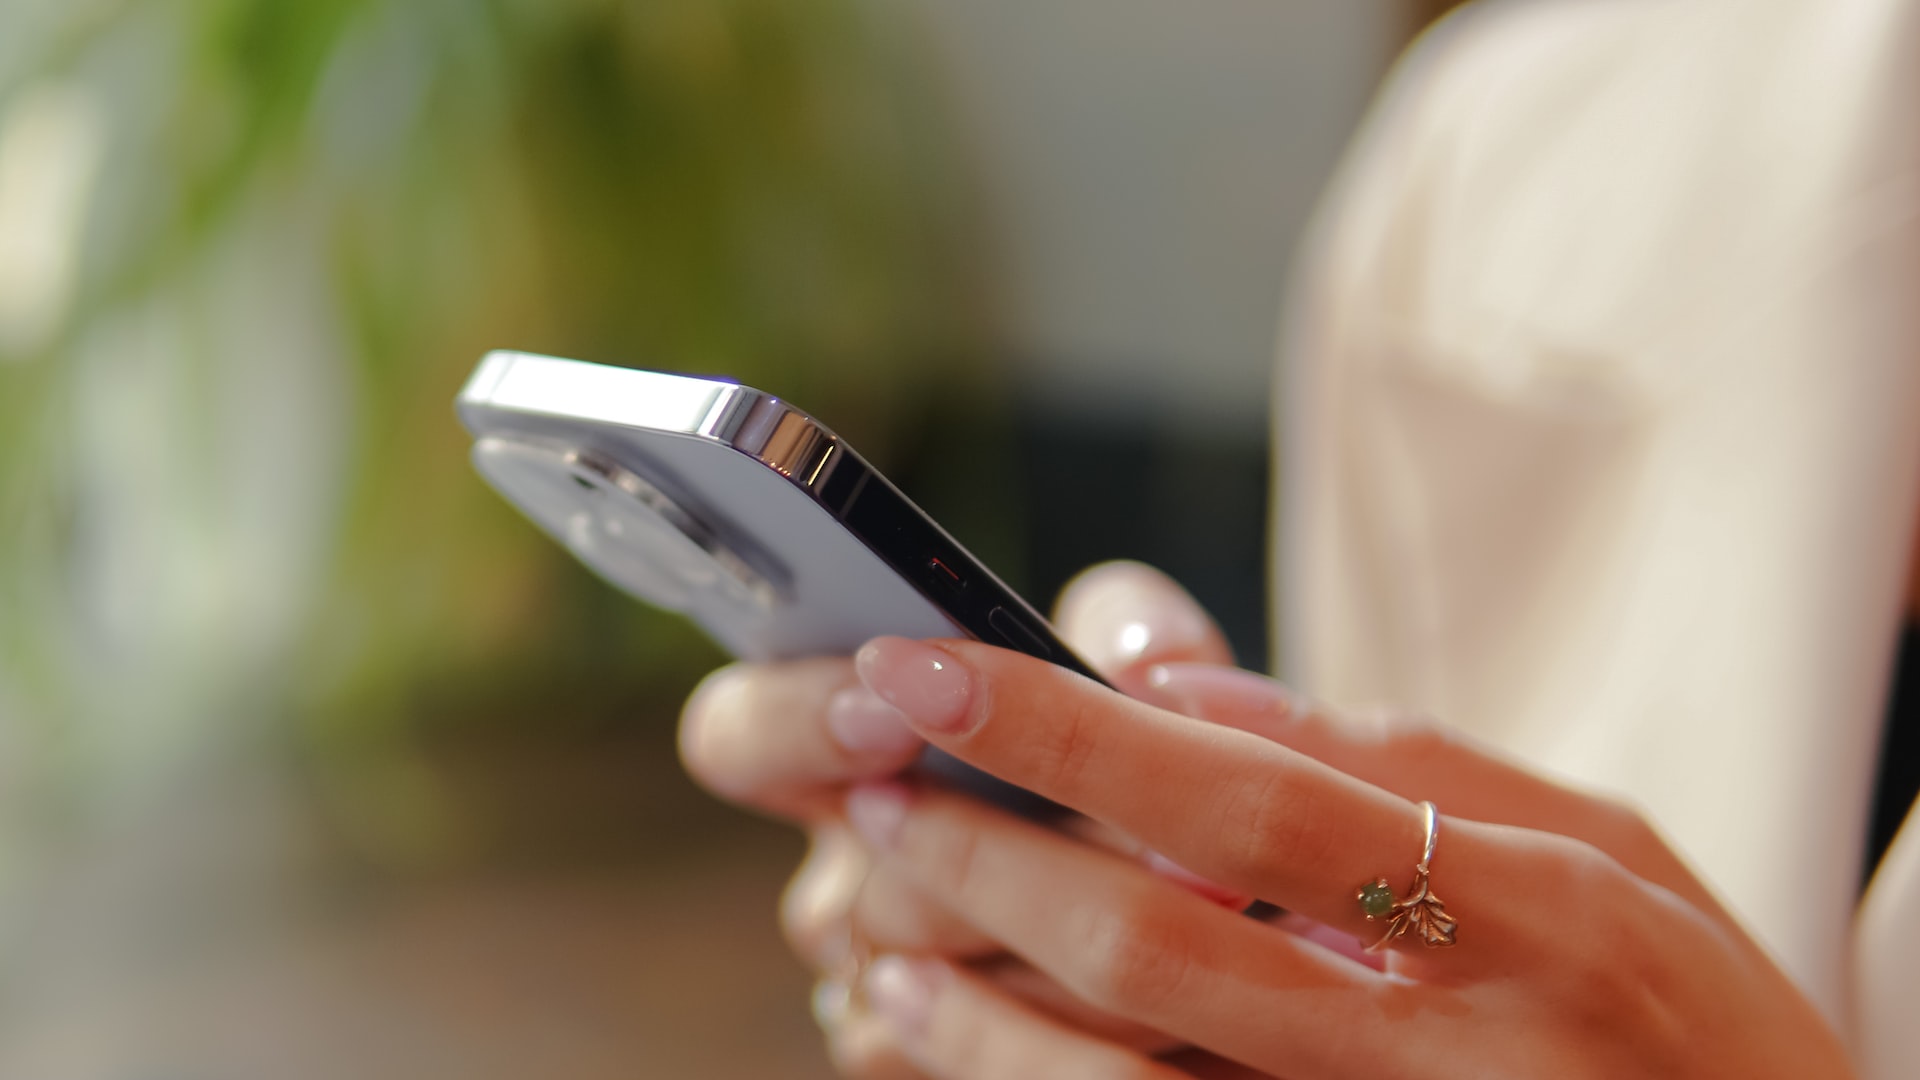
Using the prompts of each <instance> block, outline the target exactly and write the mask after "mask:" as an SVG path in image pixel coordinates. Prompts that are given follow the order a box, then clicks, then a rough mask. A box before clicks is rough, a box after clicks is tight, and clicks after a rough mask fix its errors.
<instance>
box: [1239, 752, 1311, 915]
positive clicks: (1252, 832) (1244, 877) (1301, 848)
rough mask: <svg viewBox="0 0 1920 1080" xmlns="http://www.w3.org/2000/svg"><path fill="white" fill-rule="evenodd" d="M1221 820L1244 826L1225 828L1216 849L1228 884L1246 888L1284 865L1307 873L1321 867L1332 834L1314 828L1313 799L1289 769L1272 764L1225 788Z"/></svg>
mask: <svg viewBox="0 0 1920 1080" xmlns="http://www.w3.org/2000/svg"><path fill="white" fill-rule="evenodd" d="M1227 790H1228V792H1229V794H1228V796H1227V801H1226V806H1225V808H1224V811H1225V812H1224V814H1223V815H1222V817H1221V820H1223V821H1240V822H1245V823H1246V824H1245V826H1244V827H1241V828H1233V829H1227V830H1224V832H1223V835H1222V838H1221V840H1222V844H1221V850H1222V853H1223V855H1224V860H1223V862H1224V865H1223V872H1224V875H1225V878H1226V880H1227V882H1228V883H1231V884H1238V885H1243V886H1246V885H1251V884H1253V883H1255V882H1259V881H1262V880H1265V879H1268V878H1270V877H1271V876H1272V873H1273V868H1274V867H1275V866H1280V865H1285V866H1292V867H1297V868H1299V869H1300V870H1301V871H1302V872H1307V873H1310V872H1311V869H1312V868H1313V867H1316V866H1320V865H1323V864H1324V863H1325V862H1326V860H1327V857H1328V854H1329V846H1330V845H1331V844H1332V843H1333V830H1330V829H1323V828H1316V827H1314V824H1313V823H1314V821H1315V820H1316V814H1315V808H1314V795H1313V792H1312V789H1311V787H1310V786H1309V785H1305V784H1301V783H1298V782H1297V780H1296V777H1294V776H1293V774H1292V770H1289V769H1285V768H1273V767H1271V765H1269V767H1267V768H1266V769H1264V770H1263V771H1262V772H1261V774H1260V775H1257V776H1247V777H1243V778H1241V779H1239V780H1238V781H1236V782H1232V783H1229V784H1228V785H1227Z"/></svg>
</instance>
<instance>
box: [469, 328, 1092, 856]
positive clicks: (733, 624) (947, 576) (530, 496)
mask: <svg viewBox="0 0 1920 1080" xmlns="http://www.w3.org/2000/svg"><path fill="white" fill-rule="evenodd" d="M456 407H457V409H458V411H459V414H460V420H461V422H462V423H464V424H465V425H466V427H467V430H468V431H470V432H471V433H472V434H473V436H474V444H473V463H474V466H475V467H476V468H477V469H478V470H479V472H480V475H481V476H483V477H485V478H486V480H487V482H488V483H490V484H492V485H493V486H494V487H495V488H496V489H498V490H499V492H500V493H501V494H502V495H504V496H506V498H507V500H508V501H509V502H511V503H513V504H514V505H515V506H516V507H518V508H519V509H520V510H521V512H522V513H524V514H526V515H527V516H528V517H529V518H531V519H532V520H533V521H534V523H535V524H537V525H539V526H540V528H542V529H543V530H545V531H546V532H547V533H548V534H550V535H551V536H553V538H554V539H556V540H558V541H559V542H560V543H561V544H563V545H565V546H566V547H567V549H568V550H570V551H572V552H573V554H574V555H575V556H576V557H578V558H579V559H580V561H581V562H583V563H585V564H586V565H587V566H588V567H590V568H592V569H593V570H594V572H596V573H597V574H599V575H600V576H601V577H603V578H605V579H606V580H607V581H609V582H611V583H612V584H613V585H615V586H616V587H618V588H620V589H622V590H624V591H625V592H627V593H630V594H632V595H633V596H635V597H637V598H639V599H641V600H644V601H647V602H648V603H651V604H654V605H656V606H659V607H662V608H667V609H669V610H672V611H678V612H683V613H685V614H686V615H687V616H688V617H690V618H692V619H693V621H694V622H696V623H698V624H699V625H700V627H701V628H702V629H704V630H705V631H706V632H707V633H708V634H709V635H711V636H712V637H713V639H714V640H715V641H717V642H719V643H720V645H721V646H722V647H724V648H725V649H727V651H729V652H731V653H732V654H733V655H735V656H737V657H739V658H741V659H743V660H777V659H786V658H794V657H803V656H818V655H835V654H847V653H850V652H852V651H853V650H854V649H855V648H857V647H858V646H859V645H860V644H861V643H862V642H865V641H866V640H868V639H869V638H874V637H879V636H881V635H886V634H897V635H900V636H902V637H913V638H926V637H954V636H961V637H970V638H975V639H977V640H980V641H985V642H990V643H992V644H995V645H1002V646H1006V647H1008V648H1012V649H1017V650H1019V651H1021V652H1024V653H1027V654H1029V655H1032V656H1037V657H1040V658H1042V659H1045V660H1050V661H1052V662H1054V663H1056V664H1059V665H1061V666H1063V667H1066V668H1070V669H1072V670H1074V671H1076V672H1079V673H1081V674H1083V675H1086V676H1088V677H1090V678H1094V679H1098V678H1099V676H1098V675H1096V674H1095V673H1094V672H1093V670H1092V669H1091V668H1089V667H1088V666H1087V665H1086V664H1085V663H1084V662H1083V661H1081V660H1080V659H1079V658H1078V657H1076V656H1075V655H1074V654H1073V652H1072V650H1070V649H1068V648H1067V647H1066V646H1065V645H1064V644H1062V643H1061V642H1060V640H1059V638H1058V637H1057V636H1056V635H1055V634H1054V632H1053V629H1052V627H1050V626H1049V625H1048V624H1047V621H1046V620H1045V619H1044V618H1042V617H1041V616H1040V615H1039V613H1038V612H1036V611H1035V610H1034V609H1033V608H1032V607H1031V606H1030V605H1028V604H1027V603H1026V601H1024V600H1022V599H1021V598H1020V597H1019V596H1018V595H1017V594H1015V593H1014V591H1013V590H1011V589H1009V588H1008V587H1007V586H1006V585H1005V584H1004V583H1002V582H1001V581H1000V579H999V578H997V577H995V576H994V575H993V573H992V572H991V571H989V570H988V569H987V568H986V567H984V566H982V565H980V563H979V562H978V561H977V560H975V559H974V558H973V556H971V555H969V554H968V553H967V551H966V549H965V548H963V547H961V546H960V545H959V543H957V542H956V541H955V540H954V539H953V538H952V537H951V536H948V535H947V533H946V531H945V530H943V529H941V528H940V526H938V525H936V524H935V523H934V522H933V520H932V519H931V518H929V517H927V515H926V514H924V513H923V512H921V510H920V509H919V508H918V507H916V506H914V505H913V503H912V502H911V501H909V500H908V499H907V497H906V496H905V495H903V494H901V493H900V490H899V489H898V488H896V487H894V486H893V484H891V483H889V482H888V481H887V479H886V477H884V476H881V475H880V473H879V471H878V470H876V469H874V468H873V466H871V465H869V464H868V463H867V462H866V461H864V460H862V459H861V457H860V456H859V455H858V454H856V453H854V452H853V449H852V448H851V447H849V446H848V445H847V444H846V443H845V442H844V441H842V440H841V439H840V438H839V437H838V436H836V435H835V434H834V433H833V432H832V431H830V430H829V429H828V428H827V427H826V426H825V425H823V424H821V423H820V422H819V421H818V420H815V419H814V418H813V417H811V416H808V415H807V414H806V413H804V412H801V411H800V410H798V409H796V408H794V407H793V406H791V405H789V404H787V403H786V402H784V401H781V400H780V399H779V398H776V397H773V396H772V395H770V394H765V393H762V392H761V391H758V390H755V389H752V388H751V387H746V386H741V385H739V384H737V383H733V382H728V381H726V380H722V379H711V378H698V377H694V376H688V375H675V374H670V373H667V372H660V371H642V370H636V369H632V368H620V367H609V366H605V365H601V364H590V363H584V362H581V361H578V360H562V359H559V358H556V357H550V356H536V355H533V354H531V353H520V352H492V353H488V354H487V355H486V356H485V357H484V358H483V359H482V360H481V361H480V365H479V367H477V368H475V369H474V372H473V376H472V377H471V378H470V379H468V380H467V384H466V387H465V388H464V389H462V390H461V392H460V396H459V399H458V401H457V403H456ZM922 767H923V769H925V770H926V771H930V772H932V773H935V774H938V775H940V776H941V777H942V778H943V779H944V780H946V781H948V782H950V783H953V784H955V785H957V786H960V787H962V788H964V789H966V790H968V791H971V792H973V793H974V794H976V795H979V796H981V797H984V798H987V799H989V800H990V801H992V802H995V803H997V804H999V805H1001V806H1004V807H1006V808H1008V809H1011V810H1014V811H1015V812H1018V813H1021V814H1024V815H1026V816H1029V817H1034V818H1041V819H1046V818H1051V817H1054V816H1057V815H1058V814H1059V813H1060V812H1061V810H1060V808H1059V807H1058V806H1056V805H1055V804H1053V803H1050V802H1048V801H1046V800H1044V799H1041V798H1039V797H1038V796H1035V795H1033V794H1031V793H1029V792H1026V791H1022V790H1021V789H1019V788H1015V787H1013V786H1012V785H1009V784H1006V783H1003V782H1002V781H999V780H996V779H994V778H992V777H989V776H986V775H985V774H983V773H980V772H978V771H976V770H973V769H971V768H969V767H968V766H966V765H963V764H961V763H960V762H958V761H955V760H954V759H952V758H950V757H947V756H946V755H944V754H939V753H937V752H933V751H929V753H928V754H927V755H926V757H925V758H924V759H923V761H922Z"/></svg>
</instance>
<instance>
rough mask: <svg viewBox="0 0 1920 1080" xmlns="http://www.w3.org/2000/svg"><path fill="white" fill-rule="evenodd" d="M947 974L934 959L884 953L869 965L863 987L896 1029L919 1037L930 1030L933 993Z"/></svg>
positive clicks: (875, 1006) (908, 1035)
mask: <svg viewBox="0 0 1920 1080" xmlns="http://www.w3.org/2000/svg"><path fill="white" fill-rule="evenodd" d="M945 977H946V969H945V968H944V967H942V966H941V965H940V964H938V963H936V962H934V961H931V960H909V959H907V958H906V957H904V956H882V957H880V958H879V959H878V960H875V961H874V962H873V965H872V966H871V967H869V968H867V973H866V977H865V979H864V981H863V986H862V989H864V990H865V991H866V997H867V1002H868V1004H870V1005H872V1006H873V1010H874V1011H875V1012H877V1013H879V1014H880V1015H881V1016H882V1017H884V1018H885V1019H886V1020H887V1021H888V1022H889V1023H890V1024H892V1025H893V1028H894V1030H895V1031H897V1032H899V1033H900V1034H902V1035H905V1036H907V1037H908V1038H911V1039H919V1038H922V1037H924V1036H925V1035H926V1033H927V1025H928V1022H929V1021H930V1020H932V1018H933V997H934V994H936V993H938V992H939V989H940V983H941V982H942V981H943V980H944V979H945Z"/></svg>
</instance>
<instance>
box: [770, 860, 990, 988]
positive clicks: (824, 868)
mask: <svg viewBox="0 0 1920 1080" xmlns="http://www.w3.org/2000/svg"><path fill="white" fill-rule="evenodd" d="M780 928H781V930H782V931H783V932H784V933H785V934H786V938H787V943H788V944H789V945H791V946H792V948H793V951H794V952H795V953H796V954H797V955H798V956H799V957H800V958H801V959H802V960H803V961H805V962H806V963H807V964H808V966H810V967H812V968H813V969H814V970H815V971H817V972H821V973H823V974H828V975H831V974H835V973H838V972H841V971H844V970H845V968H846V966H847V963H848V960H849V958H850V956H851V953H852V951H853V949H854V947H855V944H856V943H855V940H854V939H855V937H856V935H857V937H858V938H859V941H858V945H859V947H860V948H863V949H866V950H869V951H880V952H914V953H934V954H938V955H942V956H950V957H954V958H956V959H971V958H974V957H983V956H991V955H994V954H997V953H999V952H1001V947H1000V945H999V944H998V943H996V942H994V941H992V940H990V939H988V938H987V937H986V936H985V935H983V934H981V933H980V932H979V931H978V930H976V929H974V928H973V927H972V926H971V925H970V924H968V923H967V922H965V921H963V920H962V919H960V918H959V917H958V916H956V915H954V914H953V913H952V912H951V911H949V910H947V908H946V907H945V906H944V905H941V904H938V903H935V902H934V901H933V900H932V899H930V898H929V897H928V896H927V894H926V893H925V892H923V891H921V889H920V888H919V887H918V886H917V885H915V884H914V883H913V882H912V881H911V880H910V879H908V878H907V877H905V876H904V875H903V874H901V872H900V870H899V868H898V867H894V866H888V865H885V864H875V862H874V861H873V860H872V859H871V858H870V857H869V856H868V854H867V851H866V848H865V847H864V846H863V845H862V844H861V842H860V840H859V839H858V838H857V837H856V836H854V835H853V833H852V831H851V830H849V829H847V828H846V827H845V826H843V825H840V824H838V823H835V824H831V825H825V826H821V827H818V828H816V829H814V830H813V844H812V846H811V848H809V850H808V852H807V857H806V860H805V861H804V862H802V863H801V864H800V870H799V872H798V873H796V874H795V875H794V877H793V880H792V881H791V882H790V883H789V884H788V885H787V890H786V892H785V894H784V895H782V897H781V899H780Z"/></svg>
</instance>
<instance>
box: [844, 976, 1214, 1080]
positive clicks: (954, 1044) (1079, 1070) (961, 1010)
mask: <svg viewBox="0 0 1920 1080" xmlns="http://www.w3.org/2000/svg"><path fill="white" fill-rule="evenodd" d="M864 988H865V991H866V997H867V1000H868V1001H869V1002H870V1003H871V1006H872V1008H873V1009H874V1011H875V1012H876V1013H877V1014H878V1015H879V1016H880V1017H882V1018H883V1019H884V1020H885V1021H886V1022H887V1024H888V1026H889V1029H890V1031H891V1033H892V1035H893V1037H894V1039H895V1041H896V1044H897V1045H898V1046H899V1048H900V1049H901V1051H902V1052H903V1053H904V1054H905V1055H906V1056H907V1057H908V1058H909V1059H911V1060H912V1061H913V1062H914V1064H916V1065H918V1066H919V1067H920V1069H921V1070H922V1071H923V1072H925V1073H926V1074H927V1075H928V1076H930V1077H936V1078H939V1080H1004V1078H1006V1077H1014V1076H1018V1077H1042V1076H1044V1077H1047V1078H1049V1080H1178V1078H1180V1077H1181V1076H1182V1074H1181V1073H1179V1072H1176V1071H1175V1070H1174V1069H1172V1068H1170V1067H1168V1066H1166V1065H1161V1064H1159V1063H1157V1062H1154V1061H1152V1060H1150V1059H1148V1058H1146V1057H1143V1056H1141V1055H1139V1054H1137V1053H1134V1052H1133V1051H1130V1050H1127V1049H1125V1048H1122V1047H1119V1046H1116V1045H1114V1044H1112V1043H1109V1042H1106V1041H1104V1040H1101V1039H1099V1038H1097V1037H1095V1036H1092V1035H1088V1034H1086V1033H1085V1032H1080V1031H1076V1030H1073V1029H1071V1028H1069V1027H1066V1026H1065V1025H1062V1024H1060V1023H1057V1022H1055V1021H1053V1020H1050V1019H1048V1018H1046V1017H1044V1016H1042V1015H1040V1014H1039V1013H1036V1012H1034V1011H1033V1010H1031V1009H1029V1008H1027V1007H1025V1006H1023V1005H1021V1004H1019V1003H1017V1002H1015V1001H1014V1000H1013V999H1011V998H1009V997H1007V996H1005V995H1003V994H1001V993H998V992H996V991H995V990H994V989H993V988H992V987H990V986H989V985H988V984H987V983H985V982H983V981H982V980H980V979H978V978H976V977H974V976H972V975H969V974H966V973H964V972H962V971H959V970H957V969H955V968H954V967H952V966H950V965H948V964H945V963H942V962H940V961H937V960H923V959H915V960H909V959H906V958H904V957H901V956H897V955H891V956H883V957H881V958H880V959H879V960H876V961H875V962H874V964H873V966H872V967H871V968H869V969H868V971H867V975H866V978H865V980H864Z"/></svg>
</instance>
